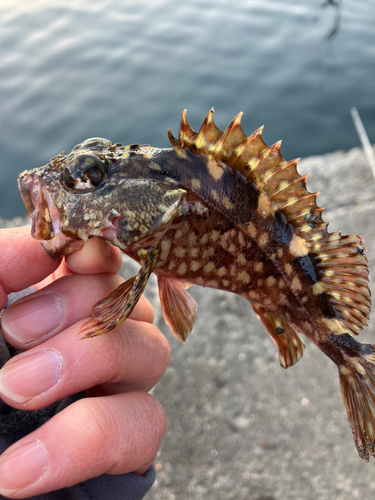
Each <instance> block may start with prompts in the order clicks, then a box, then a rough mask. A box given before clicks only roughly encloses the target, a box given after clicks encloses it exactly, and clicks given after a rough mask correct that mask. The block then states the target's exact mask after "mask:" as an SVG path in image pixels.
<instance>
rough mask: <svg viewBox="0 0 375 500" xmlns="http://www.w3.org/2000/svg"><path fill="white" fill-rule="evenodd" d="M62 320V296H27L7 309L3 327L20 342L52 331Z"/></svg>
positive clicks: (28, 340) (49, 294)
mask: <svg viewBox="0 0 375 500" xmlns="http://www.w3.org/2000/svg"><path fill="white" fill-rule="evenodd" d="M61 321H62V306H61V301H60V298H59V297H58V296H57V295H56V294H54V293H44V294H42V295H37V296H36V297H33V296H31V297H30V298H29V297H27V298H26V299H23V300H21V301H19V302H16V303H15V304H13V305H12V306H11V307H9V308H8V309H6V310H5V311H4V313H3V316H2V318H1V327H2V328H3V329H4V330H5V331H6V333H7V334H8V335H9V336H10V337H12V338H13V339H15V340H17V342H19V343H20V344H28V343H29V342H31V341H32V340H36V339H40V338H41V337H44V336H45V335H47V334H49V333H52V332H53V330H55V328H57V327H58V326H59V324H60V323H61Z"/></svg>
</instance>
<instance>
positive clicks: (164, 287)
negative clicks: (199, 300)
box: [158, 276, 197, 342]
mask: <svg viewBox="0 0 375 500" xmlns="http://www.w3.org/2000/svg"><path fill="white" fill-rule="evenodd" d="M158 285H159V296H160V304H161V309H162V311H163V316H164V320H165V322H166V323H167V325H168V326H169V328H170V329H171V331H172V333H173V335H174V336H175V337H176V338H177V339H178V340H180V341H181V342H185V340H186V338H187V336H188V335H189V333H190V332H191V330H192V329H193V326H194V323H195V317H196V312H197V304H196V302H195V300H194V299H193V298H192V297H191V296H190V295H189V294H188V292H187V291H186V289H185V286H184V284H183V283H180V282H179V281H175V280H171V279H167V278H164V277H163V276H158Z"/></svg>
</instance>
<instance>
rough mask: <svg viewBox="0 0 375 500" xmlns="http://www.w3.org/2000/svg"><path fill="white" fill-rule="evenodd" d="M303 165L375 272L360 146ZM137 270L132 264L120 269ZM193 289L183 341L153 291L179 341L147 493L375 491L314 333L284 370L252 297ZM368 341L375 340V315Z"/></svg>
mask: <svg viewBox="0 0 375 500" xmlns="http://www.w3.org/2000/svg"><path fill="white" fill-rule="evenodd" d="M299 171H300V172H301V173H306V172H309V173H310V179H309V182H308V187H309V190H310V191H317V190H318V191H321V193H322V194H321V195H320V196H319V198H318V202H319V204H320V205H321V206H326V207H327V209H326V211H325V220H327V221H331V222H332V223H331V226H330V229H331V230H332V231H337V230H341V231H342V232H343V234H345V233H347V234H351V233H357V234H361V235H362V236H363V237H364V238H365V240H366V246H367V249H368V253H367V255H368V257H369V261H370V267H371V269H375V226H374V224H373V220H374V218H375V182H374V180H373V178H372V176H371V173H370V170H369V169H368V167H367V165H366V162H365V158H364V155H363V153H362V151H361V150H360V149H353V150H351V151H349V152H345V153H344V152H336V153H332V154H328V155H324V156H319V157H312V158H307V159H305V160H303V161H301V163H300V168H299ZM1 223H3V224H4V221H0V225H1ZM11 223H17V224H19V223H22V220H18V221H12V222H11ZM134 269H135V267H134V264H133V263H129V262H125V264H124V266H123V269H122V273H123V274H124V276H127V277H129V276H130V275H131V274H132V272H133V271H134ZM190 291H191V294H192V295H193V296H194V298H195V300H196V301H197V303H198V318H197V322H196V326H195V328H194V330H193V332H192V334H191V336H190V337H189V339H188V340H187V342H186V344H185V345H182V344H180V343H179V342H178V341H177V340H176V339H175V338H174V337H173V336H172V334H171V333H170V331H169V330H168V328H167V327H166V326H165V324H164V322H163V320H162V317H161V313H160V307H159V302H158V296H157V288H156V283H155V280H152V281H151V283H150V285H149V286H148V290H147V296H148V298H149V299H150V300H151V302H152V303H153V305H154V307H155V309H156V320H155V321H156V324H157V326H158V327H159V328H160V329H161V330H162V331H163V332H164V333H165V335H166V336H167V338H168V339H169V341H170V343H171V346H172V358H171V362H170V365H169V367H168V369H167V371H166V373H165V375H164V377H163V379H162V381H161V382H160V383H159V384H158V385H157V387H156V388H155V389H154V391H153V394H154V396H155V397H156V398H158V399H159V401H160V402H161V403H162V405H163V407H164V409H165V412H166V415H167V419H168V429H167V432H166V435H165V438H164V442H163V444H162V447H161V449H160V451H159V454H158V456H157V459H156V461H155V463H156V467H157V470H158V472H157V479H156V484H155V485H154V487H153V489H152V490H151V491H150V492H149V493H148V495H147V496H146V498H147V500H185V499H192V500H200V499H205V500H214V499H215V500H216V499H218V500H224V499H225V500H232V499H233V500H234V499H236V500H297V499H298V500H318V499H332V500H343V499H345V500H346V499H351V498H365V499H368V498H372V497H373V495H374V494H375V462H374V461H371V462H370V463H369V464H366V463H365V462H363V461H362V460H361V459H360V458H359V457H358V455H357V452H356V450H355V448H354V444H353V442H352V437H351V432H350V430H349V428H348V424H347V420H346V414H345V410H344V407H343V404H342V400H341V394H340V389H339V382H338V375H337V369H336V367H335V366H334V364H333V363H332V362H331V361H330V360H329V359H328V358H326V357H325V356H324V355H323V354H322V353H321V352H320V351H319V350H318V349H317V348H316V347H314V346H313V345H311V344H310V343H309V342H308V341H307V342H306V344H307V346H306V349H305V353H304V356H303V358H302V359H301V360H300V361H299V363H298V364H297V365H296V366H294V367H292V368H290V369H288V370H286V371H285V370H283V369H282V368H281V367H280V366H279V364H278V356H277V350H276V347H275V346H274V344H273V343H272V341H271V340H270V338H269V337H268V335H267V333H266V332H265V331H264V330H263V327H262V325H261V324H260V323H259V321H258V320H257V318H256V317H255V315H254V314H253V312H252V310H251V307H250V305H249V304H248V303H247V302H246V301H245V300H243V299H241V298H239V297H237V296H235V295H232V294H229V293H224V292H220V291H214V290H210V289H204V288H201V287H192V288H191V289H190ZM360 340H362V341H363V342H366V341H367V342H372V343H375V336H374V321H371V324H370V328H369V329H368V330H367V331H366V332H364V333H363V334H361V337H360Z"/></svg>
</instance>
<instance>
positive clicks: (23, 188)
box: [17, 174, 35, 217]
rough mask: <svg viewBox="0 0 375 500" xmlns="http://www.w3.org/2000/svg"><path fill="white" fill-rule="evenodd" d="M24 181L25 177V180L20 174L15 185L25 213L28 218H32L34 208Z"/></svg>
mask: <svg viewBox="0 0 375 500" xmlns="http://www.w3.org/2000/svg"><path fill="white" fill-rule="evenodd" d="M26 179H27V177H26V178H25V176H24V175H23V174H21V175H20V176H19V177H18V179H17V184H18V190H19V192H20V195H21V198H22V201H23V204H24V205H25V208H26V211H27V213H28V214H29V217H32V216H33V214H34V212H35V206H34V204H33V202H32V200H31V196H30V191H29V188H28V185H27V181H26Z"/></svg>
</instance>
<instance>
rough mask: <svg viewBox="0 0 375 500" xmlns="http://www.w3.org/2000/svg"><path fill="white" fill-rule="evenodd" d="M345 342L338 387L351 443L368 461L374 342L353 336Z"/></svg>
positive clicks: (374, 444) (372, 436)
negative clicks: (372, 343)
mask: <svg viewBox="0 0 375 500" xmlns="http://www.w3.org/2000/svg"><path fill="white" fill-rule="evenodd" d="M344 336H346V335H343V336H342V337H344ZM348 337H349V336H348ZM343 340H344V339H343ZM349 343H350V344H351V345H350V346H348V347H349V350H347V349H345V347H346V346H345V347H344V348H343V349H342V350H341V352H342V354H344V359H345V364H342V365H339V366H338V368H339V373H340V386H341V392H342V397H343V399H344V404H345V408H346V411H347V413H348V420H349V425H350V428H351V429H352V433H353V438H354V443H355V446H356V448H357V451H358V454H359V456H360V457H361V458H363V460H365V461H366V462H368V461H369V457H370V455H372V456H373V457H375V345H370V344H360V343H359V342H356V341H355V340H354V339H353V338H350V341H349ZM353 344H355V345H353ZM345 354H346V355H345Z"/></svg>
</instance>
